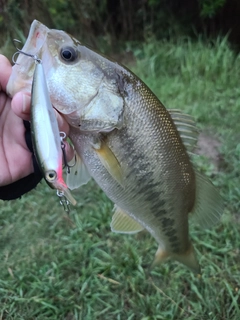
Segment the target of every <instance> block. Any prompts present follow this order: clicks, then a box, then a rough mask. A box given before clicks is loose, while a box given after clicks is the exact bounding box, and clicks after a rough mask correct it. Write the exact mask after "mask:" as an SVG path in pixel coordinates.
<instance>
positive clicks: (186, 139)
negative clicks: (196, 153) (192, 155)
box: [168, 109, 199, 152]
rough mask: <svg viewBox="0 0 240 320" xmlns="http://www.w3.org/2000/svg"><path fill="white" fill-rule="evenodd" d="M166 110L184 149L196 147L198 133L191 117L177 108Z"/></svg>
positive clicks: (189, 149) (190, 149)
mask: <svg viewBox="0 0 240 320" xmlns="http://www.w3.org/2000/svg"><path fill="white" fill-rule="evenodd" d="M168 112H169V113H170V116H171V118H172V120H173V122H174V124H175V126H176V127H177V130H178V132H179V134H180V137H181V139H182V141H183V143H184V145H185V147H186V149H187V150H188V151H190V152H192V151H193V150H194V149H195V147H196V144H197V140H198V134H199V132H198V129H197V127H196V123H195V121H194V119H193V117H192V116H190V115H188V114H185V113H183V112H182V111H180V110H177V109H168Z"/></svg>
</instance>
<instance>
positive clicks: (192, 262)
mask: <svg viewBox="0 0 240 320" xmlns="http://www.w3.org/2000/svg"><path fill="white" fill-rule="evenodd" d="M169 258H172V259H174V260H177V261H178V262H181V263H182V264H184V265H185V266H187V267H188V268H189V269H190V270H191V271H193V272H195V273H198V274H199V273H200V272H201V269H200V265H199V263H198V261H197V258H196V254H195V250H194V247H193V245H192V244H190V247H189V249H188V250H187V251H186V252H185V253H183V254H170V253H168V252H167V251H165V250H163V249H162V247H160V246H159V247H158V250H157V252H156V255H155V258H154V261H153V263H152V267H155V266H156V265H158V264H161V263H163V262H164V261H166V260H167V259H169Z"/></svg>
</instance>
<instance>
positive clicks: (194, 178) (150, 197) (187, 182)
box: [7, 20, 223, 273]
mask: <svg viewBox="0 0 240 320" xmlns="http://www.w3.org/2000/svg"><path fill="white" fill-rule="evenodd" d="M23 50H24V51H26V52H29V53H31V54H33V55H37V56H38V57H40V58H41V60H42V65H43V67H44V71H45V74H46V79H47V84H48V89H49V94H50V99H51V103H52V105H53V107H54V108H55V109H57V110H58V112H60V113H61V114H62V115H63V116H64V118H65V119H66V121H67V122H68V123H69V126H70V133H69V138H70V140H71V141H72V143H73V145H74V147H75V150H76V152H77V154H78V164H77V167H76V168H75V169H74V170H73V173H72V174H70V176H69V178H68V182H67V183H68V185H69V186H70V185H71V186H72V187H74V188H79V187H80V186H82V185H83V184H85V183H87V181H88V180H89V179H90V178H91V177H92V178H93V179H94V180H95V181H96V183H97V184H98V185H99V186H100V188H101V189H102V190H103V191H104V192H105V194H106V195H107V196H108V197H109V198H110V199H111V200H112V202H113V203H114V209H113V216H112V221H111V224H110V227H111V230H112V231H113V232H116V233H123V234H135V233H138V232H140V231H142V230H144V229H145V230H147V231H148V232H149V233H150V234H151V235H152V236H153V238H154V239H155V240H156V242H157V243H158V249H157V252H156V255H155V258H154V261H153V264H152V265H153V266H156V265H159V264H161V263H163V262H165V261H167V260H168V259H169V258H171V259H173V260H176V261H178V262H180V263H183V264H184V265H186V266H187V267H188V268H189V269H191V270H192V271H194V272H196V273H199V272H200V265H199V262H198V259H197V256H196V253H195V249H194V246H193V244H192V241H191V239H190V235H189V220H190V218H192V219H193V220H195V221H196V222H197V223H198V224H199V225H200V226H201V227H202V228H208V227H210V226H212V225H214V224H216V223H217V222H218V221H219V219H220V217H221V215H222V212H223V201H222V198H221V196H220V194H219V191H218V190H217V189H216V188H215V186H214V185H213V184H212V182H211V181H210V180H209V179H208V178H207V177H205V176H204V175H202V174H201V173H199V172H198V171H197V170H196V169H195V168H194V166H193V164H192V161H191V158H190V154H191V153H192V151H193V149H194V146H195V144H196V140H197V131H198V130H197V129H196V126H195V124H194V121H193V120H192V118H191V117H190V116H188V115H185V114H184V113H182V112H181V111H179V110H175V109H172V110H167V109H166V108H165V106H164V105H163V104H162V103H161V102H160V100H159V99H158V98H157V97H156V95H155V94H154V93H153V92H152V91H151V90H150V89H149V88H148V87H147V85H146V84H145V83H144V82H143V81H141V80H140V79H139V78H138V77H137V76H136V75H135V74H134V73H132V72H131V71H130V70H129V69H127V68H126V67H124V66H123V65H121V64H120V63H118V62H116V61H114V60H112V59H110V58H107V57H105V56H104V55H102V54H100V53H97V52H95V51H94V50H92V49H90V48H88V47H87V46H85V45H84V44H82V43H81V42H80V41H78V40H77V39H75V38H74V37H73V36H71V35H69V34H67V33H66V32H64V31H61V30H55V29H49V28H48V27H46V26H45V25H43V24H42V23H41V22H39V21H36V20H35V21H34V22H33V23H32V25H31V28H30V31H29V35H28V38H27V40H26V43H25V45H24V47H23ZM32 72H33V63H32V61H30V60H28V61H27V59H26V57H24V56H23V55H19V57H18V60H17V64H16V65H15V66H14V67H13V71H12V75H11V76H10V79H9V82H8V85H7V90H8V92H9V94H10V95H14V94H15V93H16V92H18V91H26V92H29V88H30V87H31V76H32Z"/></svg>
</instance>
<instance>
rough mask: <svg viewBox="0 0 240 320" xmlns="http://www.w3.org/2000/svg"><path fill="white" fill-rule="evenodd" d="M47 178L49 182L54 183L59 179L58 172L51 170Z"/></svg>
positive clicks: (46, 175) (47, 173)
mask: <svg viewBox="0 0 240 320" xmlns="http://www.w3.org/2000/svg"><path fill="white" fill-rule="evenodd" d="M45 178H46V180H47V181H48V182H53V181H54V180H56V179H57V172H56V171H54V170H50V171H48V172H46V174H45Z"/></svg>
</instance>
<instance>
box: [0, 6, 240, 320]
mask: <svg viewBox="0 0 240 320" xmlns="http://www.w3.org/2000/svg"><path fill="white" fill-rule="evenodd" d="M59 3H61V1H60V2H59ZM19 32H21V31H19ZM22 35H23V40H24V35H27V33H25V32H24V31H22ZM16 37H17V36H16ZM9 39H10V38H9ZM79 39H80V38H79ZM99 39H100V38H99ZM80 40H81V39H80ZM9 41H10V40H9ZM98 41H99V42H98ZM96 43H97V45H98V50H101V51H104V52H108V51H111V50H110V49H109V47H106V46H105V42H102V41H101V39H100V40H96ZM9 48H10V49H9ZM11 50H12V49H11V47H10V42H9V43H8V42H7V41H5V42H4V43H1V49H0V52H4V53H7V52H9V53H8V56H9V58H10V57H11V54H12V51H11ZM114 56H116V53H115V54H114ZM117 57H118V58H120V59H121V60H122V59H123V60H124V63H125V64H126V65H127V66H128V67H129V68H130V69H131V70H133V71H134V72H135V73H136V74H137V75H138V76H139V77H140V78H141V79H142V80H143V81H145V82H146V84H147V85H149V87H150V88H151V89H152V90H153V92H154V93H156V94H157V96H158V97H159V98H160V100H161V101H162V102H163V103H164V105H165V106H166V107H167V108H178V109H181V110H183V111H184V112H186V113H188V114H191V115H192V116H193V117H194V118H195V119H196V122H197V124H198V127H199V128H200V130H201V131H202V133H204V134H201V135H200V140H201V144H200V145H199V150H198V152H199V153H200V154H201V155H199V156H197V157H195V159H194V160H195V163H196V166H197V167H198V168H199V169H200V170H201V171H202V172H205V174H206V175H208V176H209V177H210V178H211V180H212V181H213V183H214V184H215V185H216V186H217V187H218V188H219V190H220V193H221V195H222V197H223V198H224V203H225V210H224V215H223V217H222V221H221V223H220V224H219V225H217V226H216V227H215V228H212V229H209V230H201V229H200V228H199V227H197V226H194V225H193V226H191V230H190V233H191V238H192V239H193V243H194V245H195V248H196V251H197V254H198V258H199V261H200V264H201V266H202V275H201V276H196V275H194V274H193V273H191V272H190V271H189V270H187V269H186V268H185V267H184V266H183V265H180V264H178V263H177V262H172V261H169V262H167V263H165V264H163V265H162V266H160V267H157V268H155V269H153V270H149V269H148V267H149V265H150V263H151V261H152V259H153V256H154V254H155V251H156V249H157V244H156V242H155V240H154V239H153V238H152V237H151V236H150V235H149V234H148V233H146V232H142V233H139V234H137V235H134V236H127V235H118V234H113V233H111V232H110V227H109V224H110V221H111V211H112V207H113V204H112V203H111V201H110V200H109V199H108V198H107V197H106V196H105V194H104V193H103V192H102V191H101V190H100V189H99V187H98V186H97V185H96V184H95V183H94V182H93V181H91V182H90V183H89V184H88V185H86V186H84V187H82V188H80V189H79V190H77V191H75V192H74V195H75V197H76V199H77V200H78V204H77V206H76V208H72V211H71V213H70V215H69V216H68V215H67V214H65V213H64V211H63V208H62V207H61V206H60V204H59V200H58V199H57V196H56V194H55V192H54V191H53V190H51V189H49V187H48V186H47V185H46V184H45V183H44V182H42V183H41V184H40V185H39V186H38V187H37V188H36V189H35V190H33V191H32V192H30V193H29V194H27V195H24V196H23V197H22V198H21V199H19V200H15V201H11V202H3V201H0V319H9V320H10V319H14V320H15V319H16V320H23V319H24V320H28V319H38V320H43V319H56V320H57V319H64V320H78V319H86V320H91V319H119V320H125V319H129V320H130V319H131V320H152V319H153V320H155V319H163V320H168V319H169V320H170V319H176V320H178V319H179V320H181V319H184V320H185V319H187V320H190V319H192V320H195V319H199V320H200V319H206V320H208V319H210V320H225V319H232V320H238V319H240V266H239V265H240V213H239V210H240V187H239V180H240V178H239V176H240V171H239V162H240V130H239V128H240V127H239V119H240V98H239V95H240V88H239V73H240V56H239V54H238V52H236V50H234V49H233V48H232V45H231V46H230V45H229V42H228V39H227V37H220V36H219V37H216V38H215V39H212V38H211V39H207V38H206V37H202V36H201V35H198V36H197V37H195V38H194V39H193V38H190V37H189V36H182V35H179V37H177V38H176V37H169V38H166V37H165V38H162V39H160V38H159V37H156V36H155V35H154V34H151V36H149V37H148V38H147V39H146V38H145V40H144V41H130V40H127V41H125V42H123V43H122V44H121V54H120V55H119V53H118V55H117ZM126 57H127V58H126ZM203 146H207V147H208V149H204V148H203ZM204 150H210V151H212V150H214V151H215V153H214V155H213V156H212V154H211V152H209V151H205V152H204Z"/></svg>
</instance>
